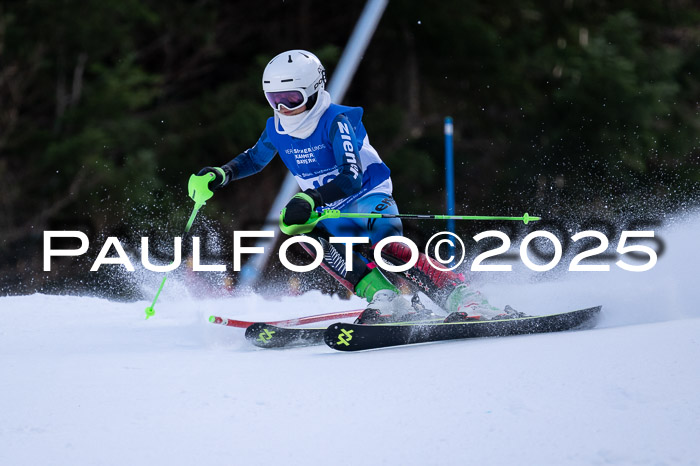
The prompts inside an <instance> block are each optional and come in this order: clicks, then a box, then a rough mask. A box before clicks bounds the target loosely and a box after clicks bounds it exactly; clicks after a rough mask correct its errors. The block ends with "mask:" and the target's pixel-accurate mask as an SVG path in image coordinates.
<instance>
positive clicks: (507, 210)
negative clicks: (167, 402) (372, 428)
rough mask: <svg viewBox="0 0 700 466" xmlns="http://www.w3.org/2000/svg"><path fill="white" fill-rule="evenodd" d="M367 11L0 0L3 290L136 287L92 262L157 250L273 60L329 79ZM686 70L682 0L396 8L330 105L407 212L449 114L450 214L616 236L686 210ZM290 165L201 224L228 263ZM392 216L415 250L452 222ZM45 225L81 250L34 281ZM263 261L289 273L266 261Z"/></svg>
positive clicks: (697, 30) (261, 118)
mask: <svg viewBox="0 0 700 466" xmlns="http://www.w3.org/2000/svg"><path fill="white" fill-rule="evenodd" d="M364 3H365V2H363V1H347V2H333V1H313V0H292V1H256V2H244V1H223V0H221V1H216V0H200V1H194V2H184V1H167V2H166V1H160V0H148V1H138V0H120V1H102V0H82V1H77V0H53V1H48V0H34V1H29V0H28V1H11V2H3V3H2V4H0V295H2V294H25V293H33V292H37V291H38V292H52V293H57V292H58V293H76V292H78V293H88V294H98V295H106V296H109V297H116V298H122V299H139V298H143V297H144V296H143V292H142V291H141V288H140V287H139V286H136V285H134V280H128V279H125V278H123V275H120V274H109V273H107V274H100V273H97V274H94V273H93V274H91V273H89V272H88V270H89V267H90V264H91V261H92V260H94V258H95V257H96V256H97V252H98V251H99V249H100V248H101V246H102V244H103V243H104V241H105V239H106V238H107V237H108V236H117V237H119V238H120V240H122V242H123V244H125V246H126V247H127V250H128V252H130V253H133V254H134V255H135V257H138V254H139V248H140V243H139V240H140V237H141V236H149V237H152V238H157V239H158V241H156V243H157V244H161V243H162V245H163V246H162V247H160V248H158V247H155V245H152V248H153V249H154V252H153V253H154V254H155V255H156V256H160V257H161V259H162V260H164V261H167V260H168V259H167V258H168V257H170V255H171V254H172V237H173V236H175V235H178V234H180V233H182V229H183V227H184V223H185V221H186V219H187V217H188V215H189V213H190V211H191V209H192V203H191V201H190V200H189V198H188V197H187V190H186V186H187V180H188V178H189V176H190V174H192V173H196V172H197V171H198V170H199V169H200V168H202V167H204V166H207V165H221V164H223V163H225V162H227V161H229V160H230V159H231V158H233V157H234V156H236V155H237V154H239V153H240V152H242V151H243V150H245V149H247V148H249V147H251V146H253V145H254V144H255V142H256V141H257V139H258V137H259V136H260V133H261V132H262V129H263V127H264V123H265V120H266V119H267V118H268V117H269V116H270V115H271V109H270V107H269V105H268V104H267V102H266V101H265V98H264V96H263V94H262V90H261V75H262V71H263V69H264V67H265V65H266V63H267V62H268V61H269V60H270V59H271V58H272V57H273V56H274V55H276V54H277V53H280V52H282V51H284V50H287V49H292V48H302V49H307V50H310V51H312V52H314V53H316V54H317V55H318V56H319V57H320V59H321V60H322V62H323V63H324V65H325V66H326V69H327V71H328V75H329V77H330V79H331V80H332V79H333V71H334V68H335V66H336V65H337V63H338V60H339V58H340V56H341V53H342V51H343V48H344V47H345V45H346V43H347V41H348V38H349V36H350V34H351V32H352V29H353V27H354V25H355V23H356V22H357V19H358V18H359V16H360V14H361V12H362V8H363V7H364ZM699 78H700V6H698V4H697V2H693V1H691V0H674V1H661V0H648V1H643V2H640V1H634V0H626V1H625V0H620V1H604V0H561V1H552V0H546V1H545V0H526V1H523V0H517V1H515V0H504V1H500V2H492V1H490V2H489V1H482V0H460V1H456V0H454V1H440V2H423V1H418V0H402V1H398V0H395V1H392V2H389V5H388V7H387V9H386V11H385V13H384V15H383V17H382V19H381V21H380V23H379V26H378V29H377V31H376V33H375V34H374V36H373V38H372V40H371V42H370V44H369V46H368V49H367V51H366V53H365V54H364V57H363V60H362V62H361V63H360V66H359V68H358V70H357V73H356V75H355V77H354V79H353V81H352V84H351V86H350V88H349V90H348V93H347V95H346V97H345V99H344V100H343V102H342V103H344V104H346V105H353V106H362V107H363V108H364V110H365V115H364V123H365V126H366V127H367V130H368V132H369V136H370V140H371V142H372V144H373V146H374V147H375V148H377V150H378V151H379V153H380V155H381V157H382V158H383V159H384V160H385V162H386V163H387V165H388V166H389V167H390V168H391V169H392V178H393V181H394V196H395V198H396V199H397V201H398V203H399V207H400V211H401V212H405V213H443V212H444V210H445V191H444V183H445V181H444V156H443V153H444V144H443V121H444V118H445V117H446V116H451V117H453V118H454V122H455V160H456V180H457V183H456V190H457V192H456V198H457V201H458V202H457V204H458V205H457V213H460V214H465V215H466V214H480V215H485V214H486V215H488V214H490V215H520V214H522V212H525V211H528V212H529V213H530V214H536V215H541V216H542V217H544V219H545V220H546V221H548V222H549V223H548V224H547V223H543V224H540V225H539V226H538V228H542V227H544V226H546V225H549V226H554V227H557V228H559V229H560V230H562V231H566V230H567V229H568V230H571V229H572V228H577V229H578V230H581V229H582V228H583V227H585V226H591V225H593V226H595V225H596V224H598V225H600V224H605V225H607V226H608V227H609V226H610V225H613V227H614V228H626V227H627V226H629V225H633V224H634V225H641V224H653V225H659V224H660V223H663V220H664V218H666V217H668V216H669V215H672V214H673V213H676V212H680V211H685V210H688V209H690V208H692V207H694V206H697V205H698V193H699V192H700V189H699V186H700V146H699V134H700V132H699V130H700V116H699V114H698V112H699V110H700V104H699V102H700V80H699ZM285 174H286V169H285V167H284V166H283V164H282V163H281V161H280V160H279V158H276V159H275V160H273V162H271V163H270V165H269V166H268V167H267V168H266V169H265V170H264V171H263V172H262V173H260V174H258V175H256V176H253V177H250V178H247V179H244V180H240V181H237V182H234V183H232V184H231V185H229V186H228V187H227V188H226V189H224V190H221V191H217V193H216V196H215V197H214V199H212V200H211V201H210V202H208V203H207V205H206V207H205V208H204V209H203V210H202V213H201V214H200V219H198V223H197V226H196V228H195V231H194V232H195V233H196V234H200V235H209V237H210V240H209V242H208V244H209V245H210V246H211V245H212V244H214V245H215V247H214V248H213V250H215V252H216V254H219V255H221V256H222V257H227V258H229V259H228V261H226V262H225V263H228V264H229V269H230V263H231V260H230V249H231V232H232V231H233V230H244V229H261V228H264V227H265V225H264V222H265V220H264V219H265V216H266V214H267V212H268V210H269V208H270V205H271V203H272V201H273V199H274V198H275V196H276V194H277V192H278V189H279V186H280V184H281V181H282V180H283V178H284V176H285ZM606 222H607V223H606ZM572 225H573V226H572ZM267 227H271V226H269V225H268V226H267ZM491 228H493V226H492V225H485V224H482V223H476V224H467V223H461V224H459V229H460V230H459V233H460V235H462V236H464V237H466V236H467V235H469V234H471V233H473V232H478V231H483V230H485V229H491ZM405 229H406V235H407V236H409V237H411V238H412V239H414V240H415V241H416V242H418V243H420V242H421V241H424V240H425V239H426V238H427V237H428V236H429V235H430V234H431V233H433V232H435V231H438V230H440V229H444V223H441V222H433V223H429V222H421V223H417V222H406V223H405ZM45 230H80V231H83V232H85V233H87V234H88V236H89V238H90V240H91V246H90V250H89V252H88V253H87V254H86V255H85V256H84V257H83V258H81V259H75V258H57V259H54V265H53V267H52V271H51V272H44V271H43V256H42V248H43V232H44V231H45ZM211 251H212V249H211V248H210V252H211ZM212 254H213V253H212ZM266 274H267V277H268V279H269V280H268V281H273V282H274V281H275V280H274V279H275V278H277V279H278V280H276V281H278V282H280V283H282V284H283V286H282V288H283V289H284V286H286V285H284V284H285V283H287V280H288V279H289V277H288V276H286V275H284V274H283V273H282V272H281V271H280V270H279V267H278V264H277V263H276V262H274V261H273V263H272V264H271V265H270V267H269V270H268V271H267V272H266ZM319 274H321V273H320V272H319ZM120 277H122V278H120ZM318 280H325V279H324V278H321V277H320V275H319V277H318ZM236 281H237V275H236V274H235V273H232V272H229V273H227V274H226V280H225V283H226V285H227V287H228V288H229V289H231V288H235V283H236ZM327 285H328V287H330V288H332V287H333V286H334V285H332V284H327ZM295 286H297V287H298V286H299V283H296V285H295ZM149 298H150V296H149Z"/></svg>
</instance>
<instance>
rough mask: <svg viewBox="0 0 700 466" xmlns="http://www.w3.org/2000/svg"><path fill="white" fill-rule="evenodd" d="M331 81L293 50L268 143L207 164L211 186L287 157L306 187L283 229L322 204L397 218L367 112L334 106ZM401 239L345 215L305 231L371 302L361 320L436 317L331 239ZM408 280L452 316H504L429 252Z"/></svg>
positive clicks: (398, 246)
mask: <svg viewBox="0 0 700 466" xmlns="http://www.w3.org/2000/svg"><path fill="white" fill-rule="evenodd" d="M325 83H326V71H325V69H324V67H323V65H322V64H321V62H320V60H319V59H318V58H317V57H316V56H315V55H314V54H312V53H310V52H307V51H305V50H290V51H287V52H284V53H281V54H279V55H277V56H276V57H274V58H273V59H272V60H271V61H270V62H269V63H268V64H267V66H266V67H265V71H264V72H263V78H262V87H263V91H264V93H265V97H266V98H267V101H268V102H269V104H270V106H271V107H272V109H273V113H274V114H273V117H271V118H269V119H268V120H267V124H266V126H265V130H264V131H263V133H262V135H261V136H260V139H259V140H258V142H257V143H256V144H255V146H253V147H252V148H250V149H248V150H246V151H244V152H243V153H241V154H239V155H238V156H237V157H235V158H234V159H233V160H231V161H230V162H228V163H226V164H224V165H222V166H221V167H205V168H203V169H202V170H200V171H199V173H198V174H199V175H204V174H207V173H214V175H215V177H214V178H213V179H212V180H211V181H210V183H209V187H210V188H211V189H219V188H222V187H224V186H226V185H227V184H229V183H230V182H231V181H233V180H237V179H240V178H244V177H246V176H249V175H252V174H254V173H258V172H259V171H261V170H262V169H263V168H264V167H265V166H266V165H267V164H268V163H269V162H270V161H271V160H272V158H273V157H274V156H275V154H279V155H280V157H281V158H282V161H283V162H284V164H285V165H286V166H287V168H288V169H289V171H290V172H291V173H292V174H293V175H294V177H295V178H296V180H297V182H298V184H299V187H300V188H301V190H302V192H301V193H299V194H296V195H295V196H293V197H292V198H291V199H290V200H289V202H288V203H287V205H286V207H285V208H284V209H283V210H282V213H281V220H282V222H283V223H284V224H285V225H298V224H304V223H306V222H307V221H308V220H309V219H310V216H311V213H312V212H314V211H315V210H316V209H318V208H321V207H325V208H331V209H338V210H340V211H342V212H382V213H392V214H396V213H398V208H397V206H396V202H395V201H394V198H393V197H392V182H391V177H390V171H389V168H388V167H387V166H386V165H385V164H384V163H383V162H382V160H381V158H380V157H379V155H378V154H377V151H376V150H375V149H374V147H372V146H371V145H370V143H369V139H368V137H367V131H366V130H365V127H364V125H363V124H362V113H363V109H362V108H360V107H346V106H342V105H337V104H334V103H332V101H331V96H330V94H329V93H328V92H327V91H326V90H325ZM402 232H403V228H402V225H401V221H400V220H399V219H385V218H383V219H369V220H368V219H347V218H339V219H330V220H325V221H321V222H319V223H318V224H317V225H316V227H315V228H314V230H313V231H311V232H309V233H306V234H307V235H308V236H311V237H313V238H315V239H317V240H318V241H319V242H320V243H321V245H322V246H323V249H324V259H323V263H322V266H323V268H324V269H325V270H326V271H328V272H329V273H331V275H333V276H334V277H335V278H336V279H337V280H338V281H340V282H341V283H343V284H344V285H345V286H346V287H347V288H348V289H350V290H351V291H352V292H354V293H355V294H356V295H357V296H359V297H361V298H365V299H366V300H367V301H368V302H369V304H368V306H367V309H366V310H365V311H364V312H363V313H362V314H361V315H360V317H359V318H358V322H360V323H374V322H379V321H387V320H390V321H400V320H404V319H416V318H422V317H425V316H427V315H429V311H427V310H426V309H425V307H424V306H422V305H421V304H420V302H419V300H418V299H417V296H415V297H414V299H413V300H412V301H411V302H409V301H408V300H407V299H406V298H404V297H403V296H402V295H401V294H400V292H399V290H398V289H397V288H396V287H395V286H394V285H393V284H392V283H391V282H390V281H389V280H387V278H386V277H385V276H384V275H383V274H382V272H381V271H380V269H379V268H378V267H376V264H374V262H373V261H372V260H369V259H367V258H365V257H364V256H363V255H361V254H360V253H358V252H357V251H353V259H352V261H353V263H352V271H348V270H347V269H348V267H347V264H346V263H345V260H344V257H345V254H344V250H339V249H336V246H335V245H332V244H331V243H329V241H328V238H329V237H331V236H362V237H368V238H369V240H370V243H371V244H372V245H374V244H376V243H377V242H379V241H380V240H381V239H383V238H386V237H388V236H400V235H402ZM302 245H303V243H302ZM343 247H344V246H343ZM307 251H309V252H310V253H311V251H310V250H309V249H307ZM383 258H385V260H387V262H391V263H393V264H405V263H406V262H407V261H408V259H409V258H410V251H409V250H408V247H406V246H404V245H403V244H402V243H391V244H389V245H387V246H386V247H385V248H384V249H383ZM405 276H406V277H408V278H409V279H410V280H412V281H413V282H414V283H416V284H417V285H418V286H419V287H420V288H421V289H422V290H423V291H424V292H425V293H426V294H427V295H428V296H429V297H430V298H431V299H432V300H434V301H435V302H436V303H437V304H438V305H440V306H441V307H442V308H443V309H445V310H446V311H448V312H449V313H452V314H450V315H451V316H452V318H451V319H454V318H455V316H457V317H456V318H457V319H459V318H467V316H469V317H474V318H475V317H476V316H479V315H480V316H482V317H484V318H494V317H497V316H499V315H503V313H504V311H502V310H499V309H496V308H494V307H493V306H491V305H489V303H488V302H487V301H486V300H485V299H484V298H483V297H481V295H480V294H479V293H478V292H476V291H473V290H471V289H470V288H469V287H468V286H467V285H466V284H465V283H464V278H463V276H462V275H460V274H455V273H451V272H441V271H438V270H437V269H434V268H433V267H432V266H431V265H430V264H429V263H428V262H427V260H426V258H425V256H424V255H421V257H420V259H419V261H418V263H417V264H416V266H414V267H413V268H412V269H411V270H409V271H407V272H406V273H405Z"/></svg>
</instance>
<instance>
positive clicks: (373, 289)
mask: <svg viewBox="0 0 700 466" xmlns="http://www.w3.org/2000/svg"><path fill="white" fill-rule="evenodd" d="M355 293H356V294H357V296H360V297H361V298H365V299H367V300H368V301H369V304H368V305H367V308H366V309H365V310H364V311H363V312H362V314H360V315H359V316H358V317H357V319H356V320H355V323H356V324H382V323H389V322H407V321H415V320H425V319H428V318H430V317H432V316H433V314H432V312H431V311H430V310H429V309H426V307H425V306H424V305H423V304H422V303H421V302H420V298H419V297H418V295H417V294H416V295H413V298H412V299H411V302H409V301H408V300H407V299H406V298H405V297H403V296H402V295H401V293H400V291H399V290H398V289H397V288H396V287H395V286H394V285H392V284H391V282H389V280H387V279H386V277H384V275H382V273H381V272H380V271H379V269H372V271H371V272H370V273H369V274H367V275H365V277H364V278H362V279H361V280H360V282H359V283H358V284H357V286H356V287H355Z"/></svg>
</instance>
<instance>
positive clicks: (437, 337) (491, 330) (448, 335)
mask: <svg viewBox="0 0 700 466" xmlns="http://www.w3.org/2000/svg"><path fill="white" fill-rule="evenodd" d="M600 309H601V306H597V307H591V308H588V309H581V310H578V311H571V312H564V313H561V314H552V315H546V316H534V317H521V318H516V319H503V320H486V321H481V320H479V321H472V322H455V323H438V324H421V323H410V324H381V325H356V324H344V323H336V324H332V325H331V326H330V327H328V329H327V330H326V332H325V335H324V340H325V342H326V344H327V345H328V346H330V347H331V348H333V349H336V350H339V351H359V350H366V349H373V348H383V347H386V346H399V345H408V344H411V343H425V342H430V341H443V340H457V339H462V338H478V337H500V336H507V335H523V334H529V333H546V332H561V331H563V330H571V329H575V328H580V327H584V326H589V327H590V326H593V325H595V318H596V317H597V316H598V313H599V312H600Z"/></svg>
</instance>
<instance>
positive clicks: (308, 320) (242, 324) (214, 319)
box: [209, 309, 364, 328]
mask: <svg viewBox="0 0 700 466" xmlns="http://www.w3.org/2000/svg"><path fill="white" fill-rule="evenodd" d="M362 311H364V309H353V310H350V311H338V312H328V313H325V314H317V315H313V316H306V317H296V318H293V319H286V320H277V321H269V322H259V321H252V320H237V319H227V318H226V317H220V316H215V315H212V316H210V317H209V322H211V323H212V324H218V325H224V326H226V327H235V328H248V327H250V326H251V325H253V324H267V325H274V326H277V327H293V326H296V325H306V324H313V323H316V322H323V321H326V320H334V319H343V318H346V317H357V316H359V315H360V314H361V313H362Z"/></svg>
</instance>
